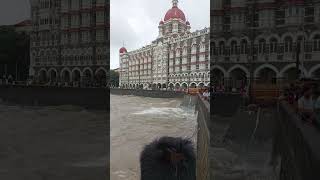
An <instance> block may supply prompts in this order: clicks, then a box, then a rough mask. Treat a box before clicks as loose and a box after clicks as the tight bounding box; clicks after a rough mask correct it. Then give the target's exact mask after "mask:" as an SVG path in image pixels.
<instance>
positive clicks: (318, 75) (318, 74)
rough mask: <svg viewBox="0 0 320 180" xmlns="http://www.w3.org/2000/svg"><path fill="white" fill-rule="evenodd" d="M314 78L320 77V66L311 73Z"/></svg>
mask: <svg viewBox="0 0 320 180" xmlns="http://www.w3.org/2000/svg"><path fill="white" fill-rule="evenodd" d="M311 77H312V78H316V79H320V68H318V69H317V70H315V71H313V73H312V74H311Z"/></svg>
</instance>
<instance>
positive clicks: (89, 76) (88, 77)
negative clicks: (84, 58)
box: [82, 69, 92, 83]
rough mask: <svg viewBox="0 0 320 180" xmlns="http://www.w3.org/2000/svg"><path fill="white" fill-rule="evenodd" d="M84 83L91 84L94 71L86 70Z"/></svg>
mask: <svg viewBox="0 0 320 180" xmlns="http://www.w3.org/2000/svg"><path fill="white" fill-rule="evenodd" d="M82 79H83V81H84V82H87V83H88V82H91V81H92V71H90V70H89V69H86V70H84V72H83V77H82Z"/></svg>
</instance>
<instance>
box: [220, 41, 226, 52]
mask: <svg viewBox="0 0 320 180" xmlns="http://www.w3.org/2000/svg"><path fill="white" fill-rule="evenodd" d="M224 51H225V46H224V42H223V41H221V42H220V43H219V55H224Z"/></svg>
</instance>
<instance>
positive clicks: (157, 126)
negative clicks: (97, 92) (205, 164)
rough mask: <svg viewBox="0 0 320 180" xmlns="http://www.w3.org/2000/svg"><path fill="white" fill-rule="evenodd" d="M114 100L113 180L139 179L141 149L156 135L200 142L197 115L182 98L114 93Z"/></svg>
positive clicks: (112, 113)
mask: <svg viewBox="0 0 320 180" xmlns="http://www.w3.org/2000/svg"><path fill="white" fill-rule="evenodd" d="M110 102H111V118H110V120H111V121H110V125H111V133H110V135H111V157H110V159H111V164H110V169H111V172H110V173H111V179H112V180H122V179H128V180H138V179H139V178H140V177H139V174H140V172H139V155H140V152H141V150H142V148H143V146H144V145H146V144H148V143H149V142H151V141H152V140H154V139H155V138H159V137H161V136H173V137H184V138H190V139H191V140H193V141H194V142H195V141H196V139H195V138H196V136H195V130H196V125H197V124H196V116H197V114H196V113H195V112H194V107H193V106H188V107H187V106H181V104H182V99H158V98H146V97H135V96H115V95H111V101H110ZM187 103H188V102H187ZM189 104H190V102H189Z"/></svg>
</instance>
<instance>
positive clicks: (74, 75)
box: [72, 69, 81, 82]
mask: <svg viewBox="0 0 320 180" xmlns="http://www.w3.org/2000/svg"><path fill="white" fill-rule="evenodd" d="M72 80H73V81H74V82H79V81H80V80H81V73H80V71H79V70H77V69H76V70H74V71H73V72H72Z"/></svg>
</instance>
